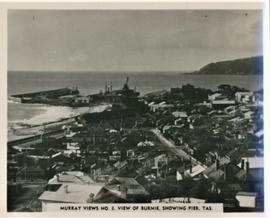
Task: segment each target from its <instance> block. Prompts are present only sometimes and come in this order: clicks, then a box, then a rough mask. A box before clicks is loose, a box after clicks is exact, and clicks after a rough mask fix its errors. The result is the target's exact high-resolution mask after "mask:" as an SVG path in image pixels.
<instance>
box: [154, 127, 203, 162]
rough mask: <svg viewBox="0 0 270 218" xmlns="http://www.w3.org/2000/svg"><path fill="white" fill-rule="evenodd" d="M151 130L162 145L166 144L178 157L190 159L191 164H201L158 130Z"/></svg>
mask: <svg viewBox="0 0 270 218" xmlns="http://www.w3.org/2000/svg"><path fill="white" fill-rule="evenodd" d="M151 132H153V133H154V134H155V135H156V136H157V137H158V139H159V140H160V142H161V143H162V144H163V145H164V146H166V147H167V148H168V149H169V150H170V151H171V152H173V153H174V154H175V155H177V156H178V157H180V158H184V159H185V160H191V162H192V164H196V165H197V164H201V165H203V164H202V163H200V162H199V161H198V160H196V159H195V158H194V157H192V156H191V155H189V154H188V153H186V152H185V151H183V150H182V149H179V148H177V147H176V145H175V144H174V142H172V141H170V140H168V139H166V138H165V137H164V136H163V135H162V133H161V132H160V131H159V130H157V129H151Z"/></svg>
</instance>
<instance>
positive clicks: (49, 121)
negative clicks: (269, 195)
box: [6, 9, 265, 216]
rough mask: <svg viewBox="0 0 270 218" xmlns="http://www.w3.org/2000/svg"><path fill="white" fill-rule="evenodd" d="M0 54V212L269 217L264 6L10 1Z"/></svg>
mask: <svg viewBox="0 0 270 218" xmlns="http://www.w3.org/2000/svg"><path fill="white" fill-rule="evenodd" d="M7 51H8V54H7V95H8V96H7V116H8V117H7V127H6V128H7V133H6V134H7V144H6V146H7V163H6V165H7V166H6V167H7V177H6V178H7V181H6V185H7V187H6V189H7V199H6V201H7V211H8V212H11V213H12V212H33V213H37V212H52V211H54V210H56V209H55V208H57V207H58V209H57V211H61V212H63V213H65V212H67V211H68V210H73V211H74V210H75V211H76V210H79V211H82V210H84V212H85V210H88V213H89V214H90V213H91V211H94V210H106V211H107V210H109V211H113V210H118V211H121V210H140V211H143V212H144V211H156V212H158V211H167V212H168V211H172V212H177V211H179V213H180V212H193V213H194V212H195V213H196V212H211V211H212V212H220V213H222V214H223V213H235V212H237V213H250V212H258V213H263V212H264V211H265V207H264V202H265V197H264V196H265V195H264V190H265V189H264V113H263V108H264V103H263V102H264V101H263V100H264V91H263V90H264V87H263V73H264V72H263V71H264V61H263V58H264V56H263V55H264V53H263V10H262V9H214V10H213V9H211V10H210V9H196V10H195V9H181V10H180V9H172V10H166V9H158V10H157V9H156V10H151V9H144V10H142V9H138V10H127V9H125V10H122V9H114V10H103V9H95V10H91V9H69V10H66V9H46V10H45V9H8V11H7ZM82 205H84V206H82ZM99 205H100V207H99ZM119 205H121V206H119ZM125 205H126V206H125ZM128 205H136V206H133V207H130V206H128ZM136 208H137V209H136ZM215 208H216V209H215ZM217 208H218V209H217ZM131 212H134V211H131ZM179 216H181V214H179Z"/></svg>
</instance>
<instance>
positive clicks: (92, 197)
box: [87, 193, 95, 203]
mask: <svg viewBox="0 0 270 218" xmlns="http://www.w3.org/2000/svg"><path fill="white" fill-rule="evenodd" d="M94 196H95V195H94V194H93V193H90V195H89V198H88V199H87V203H93V202H94Z"/></svg>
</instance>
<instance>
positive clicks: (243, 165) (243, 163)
mask: <svg viewBox="0 0 270 218" xmlns="http://www.w3.org/2000/svg"><path fill="white" fill-rule="evenodd" d="M244 168H245V160H244V159H242V160H241V169H244Z"/></svg>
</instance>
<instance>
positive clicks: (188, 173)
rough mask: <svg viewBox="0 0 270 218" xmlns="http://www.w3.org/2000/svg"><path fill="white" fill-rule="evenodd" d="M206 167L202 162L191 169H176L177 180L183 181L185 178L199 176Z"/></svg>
mask: <svg viewBox="0 0 270 218" xmlns="http://www.w3.org/2000/svg"><path fill="white" fill-rule="evenodd" d="M205 169H206V168H205V167H204V166H202V165H200V164H197V165H195V166H190V168H189V169H187V170H185V171H183V169H177V170H176V180H177V181H181V180H184V179H185V178H195V177H197V176H199V175H200V174H201V173H202V172H203V171H204V170H205Z"/></svg>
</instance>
